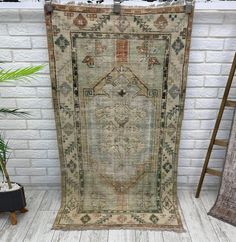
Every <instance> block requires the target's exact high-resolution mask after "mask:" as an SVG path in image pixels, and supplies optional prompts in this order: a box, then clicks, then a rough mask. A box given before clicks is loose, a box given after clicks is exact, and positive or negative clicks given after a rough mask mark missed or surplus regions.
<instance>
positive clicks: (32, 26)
mask: <svg viewBox="0 0 236 242" xmlns="http://www.w3.org/2000/svg"><path fill="white" fill-rule="evenodd" d="M8 32H9V34H10V35H28V36H29V35H46V27H45V24H44V23H14V24H13V23H12V24H8Z"/></svg>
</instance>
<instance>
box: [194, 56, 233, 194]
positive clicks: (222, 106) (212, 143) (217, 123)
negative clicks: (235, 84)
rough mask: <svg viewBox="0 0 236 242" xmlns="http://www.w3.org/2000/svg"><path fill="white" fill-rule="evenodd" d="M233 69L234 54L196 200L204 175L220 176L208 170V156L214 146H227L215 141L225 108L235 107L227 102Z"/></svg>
mask: <svg viewBox="0 0 236 242" xmlns="http://www.w3.org/2000/svg"><path fill="white" fill-rule="evenodd" d="M235 69H236V53H235V54H234V59H233V63H232V66H231V69H230V73H229V77H228V81H227V84H226V87H225V92H224V95H223V98H222V102H221V105H220V110H219V113H218V116H217V119H216V123H215V127H214V129H213V133H212V136H211V141H210V144H209V147H208V150H207V154H206V158H205V162H204V164H203V168H202V173H201V177H200V180H199V183H198V187H197V191H196V196H195V197H196V198H198V197H199V194H200V192H201V189H202V184H203V180H204V178H205V175H206V173H207V174H210V175H213V176H221V172H220V171H218V170H215V169H212V168H208V163H209V160H210V156H211V152H212V149H213V146H214V145H219V146H224V147H227V145H228V141H227V140H225V139H217V138H216V135H217V132H218V129H219V126H220V121H221V119H222V116H223V112H224V109H225V107H236V101H231V100H228V95H229V91H230V87H231V84H232V81H233V78H234V73H235Z"/></svg>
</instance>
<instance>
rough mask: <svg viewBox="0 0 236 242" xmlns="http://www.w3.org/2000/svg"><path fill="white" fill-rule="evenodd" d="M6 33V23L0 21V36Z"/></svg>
mask: <svg viewBox="0 0 236 242" xmlns="http://www.w3.org/2000/svg"><path fill="white" fill-rule="evenodd" d="M4 35H8V31H7V24H3V23H0V36H4Z"/></svg>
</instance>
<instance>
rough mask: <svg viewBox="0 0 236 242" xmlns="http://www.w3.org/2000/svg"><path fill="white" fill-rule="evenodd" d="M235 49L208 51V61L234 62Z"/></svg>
mask: <svg viewBox="0 0 236 242" xmlns="http://www.w3.org/2000/svg"><path fill="white" fill-rule="evenodd" d="M234 53H235V52H233V51H207V53H206V62H214V63H222V62H230V63H231V62H232V60H233V57H234Z"/></svg>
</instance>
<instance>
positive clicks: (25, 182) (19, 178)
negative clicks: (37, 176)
mask: <svg viewBox="0 0 236 242" xmlns="http://www.w3.org/2000/svg"><path fill="white" fill-rule="evenodd" d="M11 180H12V181H15V182H19V183H20V184H22V185H28V184H30V183H31V181H30V177H29V176H11Z"/></svg>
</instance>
